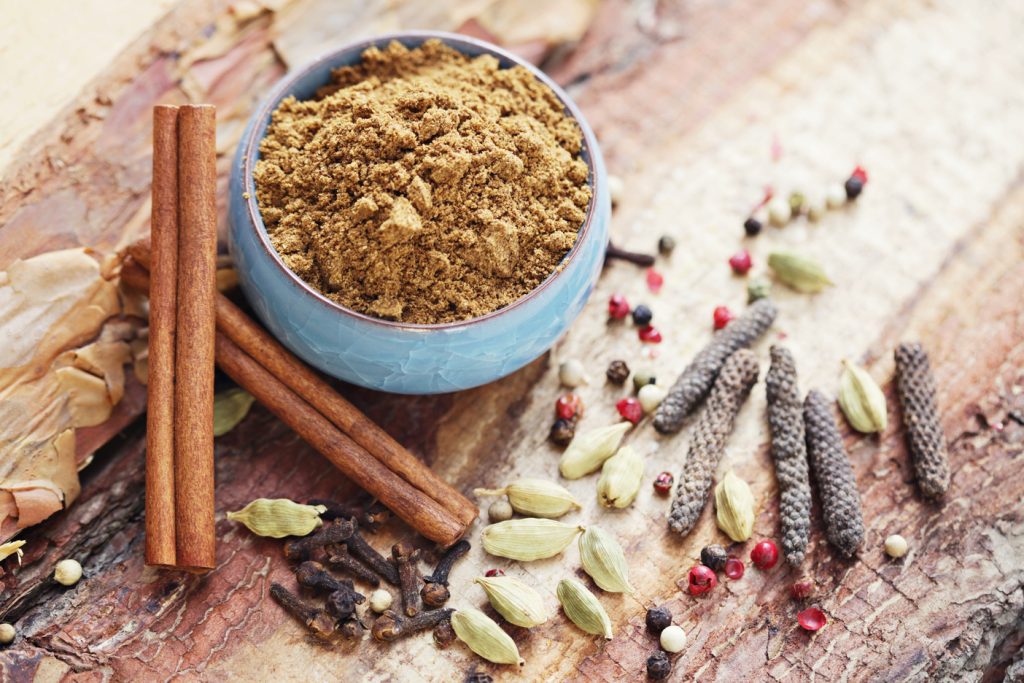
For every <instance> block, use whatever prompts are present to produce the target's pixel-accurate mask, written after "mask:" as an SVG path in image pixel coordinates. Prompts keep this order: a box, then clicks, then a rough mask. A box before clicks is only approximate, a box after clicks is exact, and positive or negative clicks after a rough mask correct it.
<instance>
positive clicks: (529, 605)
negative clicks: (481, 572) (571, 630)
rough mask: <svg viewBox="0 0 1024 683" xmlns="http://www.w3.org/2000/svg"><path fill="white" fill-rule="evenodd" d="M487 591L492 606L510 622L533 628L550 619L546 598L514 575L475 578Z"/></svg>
mask: <svg viewBox="0 0 1024 683" xmlns="http://www.w3.org/2000/svg"><path fill="white" fill-rule="evenodd" d="M475 582H476V583H478V584H480V587H481V588H483V589H484V592H485V593H487V599H488V600H490V602H491V607H493V608H494V609H495V610H497V611H498V614H500V615H501V616H503V617H505V620H506V621H508V622H509V623H510V624H515V625H516V626H522V627H524V628H532V627H534V626H537V625H539V624H543V623H544V622H545V621H547V620H548V616H547V613H546V612H545V610H544V599H543V598H541V597H540V594H539V593H538V592H537V591H535V590H533V588H531V587H530V586H528V585H526V584H525V583H523V582H522V581H520V580H519V579H517V578H516V577H514V576H481V577H479V578H477V579H476V580H475Z"/></svg>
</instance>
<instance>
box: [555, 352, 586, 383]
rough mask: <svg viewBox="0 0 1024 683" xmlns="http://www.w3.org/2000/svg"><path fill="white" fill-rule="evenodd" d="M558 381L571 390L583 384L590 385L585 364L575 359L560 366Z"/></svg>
mask: <svg viewBox="0 0 1024 683" xmlns="http://www.w3.org/2000/svg"><path fill="white" fill-rule="evenodd" d="M558 380H559V381H560V382H561V383H562V384H563V385H564V386H567V387H569V388H570V389H572V388H574V387H578V386H579V385H581V384H589V382H588V381H587V374H586V370H585V369H584V367H583V363H581V362H580V361H579V360H577V359H575V358H570V359H569V360H567V361H565V362H564V363H562V364H561V365H560V366H558Z"/></svg>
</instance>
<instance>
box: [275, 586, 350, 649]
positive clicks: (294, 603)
mask: <svg viewBox="0 0 1024 683" xmlns="http://www.w3.org/2000/svg"><path fill="white" fill-rule="evenodd" d="M270 595H271V596H272V597H273V598H274V600H276V601H277V603H278V604H279V605H281V607H283V608H284V609H285V611H287V612H288V613H290V614H291V615H292V616H294V617H295V618H297V619H298V620H299V621H301V622H302V623H303V624H305V626H306V628H307V629H309V631H310V633H312V634H313V635H315V636H316V637H317V638H322V639H324V640H329V639H330V638H331V637H332V636H334V634H335V632H336V629H337V627H338V624H337V622H336V621H335V619H334V617H332V616H331V615H330V614H328V613H327V612H326V611H325V610H322V609H320V608H319V607H314V606H313V605H310V604H308V603H305V602H303V601H302V600H301V599H300V598H299V596H297V595H295V594H294V593H292V592H291V591H290V590H288V589H287V588H285V587H284V586H282V585H281V584H279V583H272V584H270Z"/></svg>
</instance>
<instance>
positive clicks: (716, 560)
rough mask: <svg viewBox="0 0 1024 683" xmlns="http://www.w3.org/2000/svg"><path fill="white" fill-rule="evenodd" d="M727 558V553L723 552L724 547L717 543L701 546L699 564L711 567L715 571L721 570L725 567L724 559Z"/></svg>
mask: <svg viewBox="0 0 1024 683" xmlns="http://www.w3.org/2000/svg"><path fill="white" fill-rule="evenodd" d="M728 559H729V554H728V553H726V552H725V548H723V547H722V546H720V545H718V544H712V545H706V546H704V547H703V548H701V551H700V562H701V564H703V565H705V566H707V567H711V568H712V569H714V570H715V571H716V572H717V571H721V570H722V569H723V568H724V567H725V563H726V560H728Z"/></svg>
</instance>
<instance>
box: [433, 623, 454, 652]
mask: <svg viewBox="0 0 1024 683" xmlns="http://www.w3.org/2000/svg"><path fill="white" fill-rule="evenodd" d="M455 638H456V636H455V629H453V628H452V622H451V620H450V619H446V620H445V621H442V622H441V623H440V624H438V625H437V626H435V627H434V644H435V645H437V646H438V647H439V648H441V649H442V650H443V649H444V648H446V647H448V646H449V645H451V644H452V643H454V642H455Z"/></svg>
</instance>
